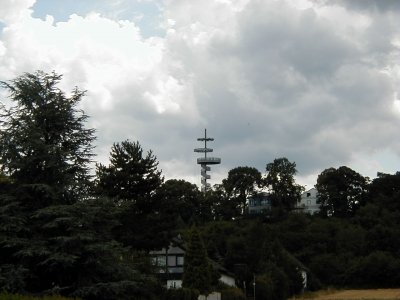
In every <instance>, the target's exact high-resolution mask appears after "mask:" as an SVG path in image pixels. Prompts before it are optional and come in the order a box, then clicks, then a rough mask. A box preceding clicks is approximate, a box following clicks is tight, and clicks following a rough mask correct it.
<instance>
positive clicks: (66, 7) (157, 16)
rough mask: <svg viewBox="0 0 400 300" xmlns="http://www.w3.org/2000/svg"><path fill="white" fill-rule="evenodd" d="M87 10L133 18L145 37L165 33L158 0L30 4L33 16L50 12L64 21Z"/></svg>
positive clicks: (50, 0)
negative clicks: (161, 23)
mask: <svg viewBox="0 0 400 300" xmlns="http://www.w3.org/2000/svg"><path fill="white" fill-rule="evenodd" d="M90 12H97V13H100V14H101V15H102V16H105V17H107V18H110V19H113V20H129V21H133V22H134V23H135V24H136V25H137V26H138V27H139V28H140V30H141V33H142V35H143V37H145V38H146V37H151V36H164V35H165V31H164V30H163V29H162V28H161V27H160V22H161V18H162V17H161V14H162V3H161V2H159V1H138V0H134V1H132V0H130V1H110V0H81V1H76V0H63V1H60V0H58V1H57V0H37V1H36V3H35V5H34V6H33V17H35V18H41V19H45V17H46V15H51V16H53V17H54V20H55V22H63V21H68V19H69V17H70V15H72V14H77V15H80V16H85V15H87V14H88V13H90Z"/></svg>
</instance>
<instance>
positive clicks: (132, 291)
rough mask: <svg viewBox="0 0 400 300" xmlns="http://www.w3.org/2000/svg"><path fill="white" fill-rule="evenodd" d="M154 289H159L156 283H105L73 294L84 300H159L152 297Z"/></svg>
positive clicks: (141, 281) (127, 281)
mask: <svg viewBox="0 0 400 300" xmlns="http://www.w3.org/2000/svg"><path fill="white" fill-rule="evenodd" d="M154 289H159V288H158V286H157V285H156V282H153V283H151V282H149V281H143V280H138V281H132V280H126V281H119V282H110V281H107V282H101V283H97V284H95V285H93V286H89V287H84V288H81V289H79V290H78V291H76V292H75V293H74V294H75V295H76V296H79V297H82V298H83V299H85V300H110V299H115V300H117V299H126V300H128V299H129V300H157V299H159V298H158V297H157V296H155V295H154Z"/></svg>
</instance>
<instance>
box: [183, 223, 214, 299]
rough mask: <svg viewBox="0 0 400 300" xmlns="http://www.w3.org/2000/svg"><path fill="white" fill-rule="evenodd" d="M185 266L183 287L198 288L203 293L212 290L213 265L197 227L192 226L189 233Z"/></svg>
mask: <svg viewBox="0 0 400 300" xmlns="http://www.w3.org/2000/svg"><path fill="white" fill-rule="evenodd" d="M183 268H184V273H183V282H182V285H183V287H186V288H191V289H197V290H199V292H200V293H201V294H208V293H209V292H210V291H211V274H212V267H211V265H210V262H209V259H208V256H207V251H206V248H205V246H204V243H203V240H202V238H201V236H200V233H199V231H198V230H197V229H196V228H192V230H191V232H190V235H189V240H188V243H187V249H186V253H185V262H184V266H183Z"/></svg>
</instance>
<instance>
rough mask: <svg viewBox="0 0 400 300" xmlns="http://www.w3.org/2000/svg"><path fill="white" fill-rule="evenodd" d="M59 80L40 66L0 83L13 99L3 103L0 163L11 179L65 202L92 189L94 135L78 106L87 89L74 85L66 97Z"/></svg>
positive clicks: (72, 200)
mask: <svg viewBox="0 0 400 300" xmlns="http://www.w3.org/2000/svg"><path fill="white" fill-rule="evenodd" d="M60 80H61V75H57V74H56V73H52V74H47V73H44V72H41V71H37V72H36V73H33V74H31V73H26V74H25V75H23V76H20V77H17V78H16V79H14V80H12V81H10V82H1V83H0V84H1V86H2V87H3V88H5V89H6V90H7V91H8V92H9V93H10V99H11V100H12V102H13V103H14V104H15V105H14V106H12V107H10V108H7V107H6V106H5V105H2V107H1V118H2V120H1V129H0V140H1V142H0V165H1V166H2V169H3V171H4V172H5V174H6V175H8V176H9V177H10V179H11V180H12V181H13V182H15V183H18V184H29V185H31V189H34V191H33V193H34V194H35V193H37V192H39V193H40V191H41V192H45V190H46V193H47V194H48V195H50V193H51V194H53V195H54V196H55V197H54V198H53V199H57V200H58V201H61V203H64V204H66V203H73V202H74V201H76V197H78V196H80V195H82V194H87V192H88V187H89V181H90V176H89V172H88V170H89V163H90V162H91V158H92V156H93V153H92V150H93V146H92V142H93V140H94V139H95V137H94V135H93V134H94V129H86V128H85V126H84V124H85V122H86V120H87V118H88V117H87V115H85V114H84V112H83V111H81V110H79V109H78V107H77V106H78V103H79V102H80V101H81V99H82V97H83V96H84V92H83V91H80V90H79V89H78V88H75V89H74V90H73V91H72V94H71V96H70V97H67V96H66V95H65V93H64V92H63V91H61V90H60V89H59V88H58V87H57V85H58V83H59V82H60ZM49 187H51V190H47V188H49ZM31 200H32V201H35V200H34V199H31ZM48 200H49V201H51V199H50V198H49V199H48ZM38 205H39V206H40V205H43V203H42V204H40V203H38Z"/></svg>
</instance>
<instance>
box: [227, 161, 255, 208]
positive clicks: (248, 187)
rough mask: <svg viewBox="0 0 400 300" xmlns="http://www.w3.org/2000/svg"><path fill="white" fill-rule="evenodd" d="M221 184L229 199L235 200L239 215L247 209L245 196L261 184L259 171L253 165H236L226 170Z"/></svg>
mask: <svg viewBox="0 0 400 300" xmlns="http://www.w3.org/2000/svg"><path fill="white" fill-rule="evenodd" d="M222 185H223V187H224V188H225V190H226V192H227V194H228V195H229V201H231V202H235V204H236V205H235V206H236V207H237V211H238V214H239V215H243V214H244V213H245V212H246V209H247V197H248V196H249V195H251V194H253V193H254V192H255V191H256V189H257V188H258V187H260V185H261V173H260V171H258V170H257V169H256V168H253V167H236V168H234V169H232V170H230V171H229V172H228V177H227V178H226V179H224V180H223V181H222Z"/></svg>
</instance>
